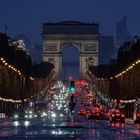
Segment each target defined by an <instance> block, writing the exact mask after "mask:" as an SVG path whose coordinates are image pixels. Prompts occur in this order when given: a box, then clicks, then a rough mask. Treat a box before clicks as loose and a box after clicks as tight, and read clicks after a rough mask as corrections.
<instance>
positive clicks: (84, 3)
mask: <svg viewBox="0 0 140 140" xmlns="http://www.w3.org/2000/svg"><path fill="white" fill-rule="evenodd" d="M139 7H140V0H0V32H4V31H5V24H7V26H8V29H7V34H8V35H10V36H11V37H14V36H16V35H17V34H19V33H23V34H25V35H26V36H27V37H28V38H29V39H30V40H31V41H32V42H34V43H40V44H41V43H42V38H41V32H42V24H43V23H44V22H59V21H66V20H76V21H83V22H95V23H99V26H100V33H102V34H106V35H115V33H116V23H117V21H119V20H120V19H121V18H122V17H123V16H124V15H126V16H127V24H128V29H129V31H130V32H131V33H132V35H139V34H140V26H139V25H140V15H139V13H140V8H139Z"/></svg>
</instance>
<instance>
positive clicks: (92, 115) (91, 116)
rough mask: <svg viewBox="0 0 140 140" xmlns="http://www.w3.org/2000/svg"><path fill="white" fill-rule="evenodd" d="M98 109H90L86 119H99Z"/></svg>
mask: <svg viewBox="0 0 140 140" xmlns="http://www.w3.org/2000/svg"><path fill="white" fill-rule="evenodd" d="M99 115H100V114H99V111H98V110H96V109H92V110H90V111H89V112H88V116H87V119H97V120H99V118H100V116H99Z"/></svg>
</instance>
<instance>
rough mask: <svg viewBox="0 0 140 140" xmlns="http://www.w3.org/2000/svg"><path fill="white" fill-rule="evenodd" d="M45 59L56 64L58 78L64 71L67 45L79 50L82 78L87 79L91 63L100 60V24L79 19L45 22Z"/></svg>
mask: <svg viewBox="0 0 140 140" xmlns="http://www.w3.org/2000/svg"><path fill="white" fill-rule="evenodd" d="M42 37H43V61H49V62H51V63H53V64H54V70H55V72H56V78H60V75H61V72H62V52H63V49H64V48H65V47H67V46H74V47H76V48H77V49H78V50H79V53H80V57H79V63H80V64H79V71H80V78H81V79H85V78H86V73H85V70H86V68H87V67H88V66H89V65H94V66H97V65H98V62H99V60H98V59H99V55H98V54H99V25H98V24H95V23H83V22H77V21H65V22H58V23H44V24H43V33H42Z"/></svg>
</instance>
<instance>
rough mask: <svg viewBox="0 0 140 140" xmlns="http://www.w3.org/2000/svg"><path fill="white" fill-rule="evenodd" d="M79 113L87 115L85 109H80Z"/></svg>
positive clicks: (79, 114)
mask: <svg viewBox="0 0 140 140" xmlns="http://www.w3.org/2000/svg"><path fill="white" fill-rule="evenodd" d="M77 115H78V116H85V115H86V111H85V109H80V110H79V111H78V112H77Z"/></svg>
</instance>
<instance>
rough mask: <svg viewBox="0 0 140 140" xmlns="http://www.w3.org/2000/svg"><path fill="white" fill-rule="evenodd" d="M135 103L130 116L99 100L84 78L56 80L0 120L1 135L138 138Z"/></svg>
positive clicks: (22, 136)
mask: <svg viewBox="0 0 140 140" xmlns="http://www.w3.org/2000/svg"><path fill="white" fill-rule="evenodd" d="M44 93H45V92H44ZM134 104H135V105H134V108H135V109H134V113H133V114H134V116H133V117H134V118H133V119H132V118H128V117H127V115H126V114H125V111H124V109H123V108H119V105H118V104H114V105H113V103H109V104H105V102H104V103H103V102H101V101H100V100H99V99H98V96H97V95H96V90H95V87H94V86H93V85H92V84H90V83H88V82H87V81H85V80H75V81H74V82H71V83H70V82H69V81H55V82H54V83H53V84H52V86H51V88H50V89H49V92H48V93H47V94H46V93H45V94H44V96H43V98H42V96H41V97H38V98H37V99H36V100H35V101H34V102H33V101H30V102H29V103H28V105H26V107H24V108H23V107H21V108H18V109H17V110H15V112H14V113H13V115H12V116H10V117H9V118H7V119H6V120H5V121H4V122H3V123H1V124H0V129H1V131H0V136H1V137H2V138H7V139H8V138H9V139H10V138H12V139H19V138H20V139H24V138H28V139H45V138H46V137H47V138H49V139H57V138H59V139H71V138H72V139H75V138H76V139H78V138H79V139H89V140H90V139H98V138H102V139H107V140H108V139H129V138H139V135H140V124H139V123H140V121H139V120H140V119H139V118H140V117H139V112H138V111H139V101H137V102H135V103H134ZM87 134H88V135H87ZM118 134H120V135H118ZM104 135H105V137H104Z"/></svg>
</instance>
